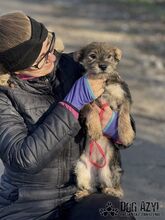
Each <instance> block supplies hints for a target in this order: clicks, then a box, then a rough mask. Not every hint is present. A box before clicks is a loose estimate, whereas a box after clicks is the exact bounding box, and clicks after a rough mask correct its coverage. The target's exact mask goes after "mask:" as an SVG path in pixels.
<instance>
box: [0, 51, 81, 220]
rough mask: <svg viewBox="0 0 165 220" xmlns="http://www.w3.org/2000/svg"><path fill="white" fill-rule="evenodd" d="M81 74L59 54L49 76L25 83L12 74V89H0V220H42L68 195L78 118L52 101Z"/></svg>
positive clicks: (71, 189)
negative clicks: (2, 168) (0, 170)
mask: <svg viewBox="0 0 165 220" xmlns="http://www.w3.org/2000/svg"><path fill="white" fill-rule="evenodd" d="M55 72H56V73H55ZM81 72H82V68H81V67H80V65H79V64H78V63H75V62H74V61H73V60H72V58H71V57H69V56H68V55H65V54H63V55H62V56H61V58H60V61H59V63H58V67H57V70H56V71H55V70H54V72H53V73H52V74H50V75H49V76H47V77H41V78H38V79H35V80H28V81H25V80H24V81H23V80H20V79H18V78H16V77H14V76H13V78H12V79H11V82H12V84H14V85H15V86H14V88H9V87H0V158H1V159H2V161H3V163H4V166H5V171H4V174H3V176H2V178H1V186H0V219H1V220H17V219H20V220H23V219H24V220H26V219H31V220H32V219H46V217H47V216H49V215H50V213H51V212H52V210H53V209H55V207H56V206H57V205H59V204H61V203H63V202H65V201H68V200H70V199H71V197H72V196H73V194H74V192H75V190H76V187H75V179H74V174H73V172H72V170H73V167H74V165H75V162H76V160H77V159H78V157H79V156H80V149H81V143H83V137H81V138H80V139H81V140H78V139H79V136H80V135H79V134H78V133H79V131H80V125H79V122H78V121H77V120H76V119H75V118H74V117H73V115H72V113H71V112H70V111H68V110H67V109H65V108H64V107H63V106H61V105H60V104H58V103H59V101H62V100H63V98H64V97H65V96H66V94H67V93H68V92H69V90H70V89H71V87H72V85H73V83H74V82H75V81H76V80H77V79H78V78H79V77H80V76H81ZM75 136H77V138H76V139H75ZM76 142H77V143H76ZM46 213H49V214H48V215H46ZM44 214H45V215H44ZM45 216H46V217H45Z"/></svg>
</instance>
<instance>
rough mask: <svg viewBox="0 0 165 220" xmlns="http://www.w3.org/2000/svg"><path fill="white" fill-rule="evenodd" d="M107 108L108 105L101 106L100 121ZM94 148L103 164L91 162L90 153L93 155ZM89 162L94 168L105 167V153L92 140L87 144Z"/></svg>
mask: <svg viewBox="0 0 165 220" xmlns="http://www.w3.org/2000/svg"><path fill="white" fill-rule="evenodd" d="M107 107H109V105H108V104H107V103H105V104H103V105H102V108H101V111H100V113H99V116H100V120H101V119H102V118H103V113H104V110H105V108H107ZM94 146H96V147H97V148H98V150H99V152H100V154H101V155H102V157H103V158H104V162H103V164H98V163H97V162H95V161H93V160H92V153H93V147H94ZM89 161H90V162H91V164H93V165H94V166H95V167H96V168H103V167H104V166H105V165H106V156H105V153H104V151H103V149H102V147H101V146H100V145H99V144H98V143H97V142H96V141H94V140H92V141H91V142H90V144H89Z"/></svg>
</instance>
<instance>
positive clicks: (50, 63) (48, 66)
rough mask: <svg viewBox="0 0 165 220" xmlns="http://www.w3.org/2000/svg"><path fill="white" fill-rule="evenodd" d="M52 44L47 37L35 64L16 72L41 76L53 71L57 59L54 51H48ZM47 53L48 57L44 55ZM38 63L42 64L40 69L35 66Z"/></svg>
mask: <svg viewBox="0 0 165 220" xmlns="http://www.w3.org/2000/svg"><path fill="white" fill-rule="evenodd" d="M52 37H53V36H52ZM50 44H51V42H50V41H49V40H48V37H47V38H46V40H45V41H44V42H43V46H42V49H41V52H40V54H39V56H38V58H37V60H36V61H35V62H34V63H33V65H32V66H31V67H29V68H27V69H25V70H22V71H17V72H16V74H25V75H27V76H34V77H40V76H45V75H48V74H49V73H51V71H52V70H53V68H54V62H55V61H56V56H55V55H54V54H53V52H50V53H48V52H49V51H48V50H49V48H50ZM53 46H54V45H53ZM45 54H47V56H46V57H44V55H45ZM42 58H43V59H42ZM38 63H39V64H40V66H42V67H41V68H40V69H37V68H36V67H35V66H36V65H38Z"/></svg>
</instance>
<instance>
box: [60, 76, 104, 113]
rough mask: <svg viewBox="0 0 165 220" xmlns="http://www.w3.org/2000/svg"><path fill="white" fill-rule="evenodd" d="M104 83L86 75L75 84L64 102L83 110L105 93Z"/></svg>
mask: <svg viewBox="0 0 165 220" xmlns="http://www.w3.org/2000/svg"><path fill="white" fill-rule="evenodd" d="M104 82H105V80H103V79H95V78H93V77H92V76H91V75H88V74H86V75H84V76H82V77H81V78H80V79H78V80H77V81H76V82H75V83H74V85H73V86H72V88H71V90H70V92H69V93H68V95H67V96H66V97H65V99H64V102H66V103H68V104H69V105H71V106H73V107H75V108H76V109H77V110H81V109H82V108H83V107H84V105H86V104H88V103H90V102H92V101H94V100H95V99H96V98H98V97H99V96H100V95H101V94H102V93H103V92H104Z"/></svg>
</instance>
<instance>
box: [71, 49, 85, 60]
mask: <svg viewBox="0 0 165 220" xmlns="http://www.w3.org/2000/svg"><path fill="white" fill-rule="evenodd" d="M83 57H84V50H83V49H81V50H78V51H75V52H74V53H73V59H74V60H75V61H76V62H81V61H82V60H83Z"/></svg>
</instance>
